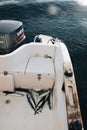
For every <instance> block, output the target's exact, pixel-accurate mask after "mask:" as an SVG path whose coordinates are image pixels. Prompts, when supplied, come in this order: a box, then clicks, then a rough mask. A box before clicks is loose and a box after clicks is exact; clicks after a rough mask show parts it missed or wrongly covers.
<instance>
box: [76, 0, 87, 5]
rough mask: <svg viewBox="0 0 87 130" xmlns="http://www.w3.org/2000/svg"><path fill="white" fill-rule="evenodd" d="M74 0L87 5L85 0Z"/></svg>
mask: <svg viewBox="0 0 87 130" xmlns="http://www.w3.org/2000/svg"><path fill="white" fill-rule="evenodd" d="M75 1H76V2H78V3H79V4H80V5H82V6H87V0H75Z"/></svg>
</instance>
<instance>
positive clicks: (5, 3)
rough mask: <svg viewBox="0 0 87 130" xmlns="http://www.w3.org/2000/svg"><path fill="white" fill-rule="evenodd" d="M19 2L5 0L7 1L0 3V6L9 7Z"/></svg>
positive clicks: (16, 0)
mask: <svg viewBox="0 0 87 130" xmlns="http://www.w3.org/2000/svg"><path fill="white" fill-rule="evenodd" d="M18 2H19V1H18V0H5V1H3V0H2V1H0V6H2V5H8V4H17V3H18Z"/></svg>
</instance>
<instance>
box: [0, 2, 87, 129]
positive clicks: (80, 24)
mask: <svg viewBox="0 0 87 130" xmlns="http://www.w3.org/2000/svg"><path fill="white" fill-rule="evenodd" d="M43 1H44V2H43ZM53 8H54V13H52V12H51V11H50V9H53ZM2 19H11V20H21V21H22V22H23V23H24V28H25V34H26V37H27V38H26V41H25V42H30V41H32V40H33V38H34V36H35V35H37V34H40V33H41V34H46V35H51V36H54V37H58V38H60V39H61V40H62V41H63V42H64V43H65V44H66V45H67V47H68V50H69V52H70V55H71V59H72V62H73V67H74V71H75V76H76V82H77V89H78V94H79V100H80V106H81V111H82V117H83V122H84V127H85V130H87V104H86V103H87V7H86V6H81V5H79V4H78V3H76V2H75V1H71V0H68V1H64V0H60V1H58V0H54V2H53V1H52V0H49V1H48V2H47V0H6V1H3V0H1V1H0V20H2Z"/></svg>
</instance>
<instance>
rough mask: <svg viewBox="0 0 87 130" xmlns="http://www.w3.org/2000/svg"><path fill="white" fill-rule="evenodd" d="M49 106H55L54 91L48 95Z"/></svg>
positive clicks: (50, 107)
mask: <svg viewBox="0 0 87 130" xmlns="http://www.w3.org/2000/svg"><path fill="white" fill-rule="evenodd" d="M48 106H49V109H50V110H51V109H52V108H53V92H51V93H49V96H48Z"/></svg>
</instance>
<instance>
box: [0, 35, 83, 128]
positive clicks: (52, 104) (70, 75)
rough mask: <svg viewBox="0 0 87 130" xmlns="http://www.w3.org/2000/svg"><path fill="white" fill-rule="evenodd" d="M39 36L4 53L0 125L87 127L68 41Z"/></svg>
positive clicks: (0, 60) (0, 67)
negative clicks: (82, 113)
mask: <svg viewBox="0 0 87 130" xmlns="http://www.w3.org/2000/svg"><path fill="white" fill-rule="evenodd" d="M37 37H38V38H39V40H40V42H36V39H37ZM37 37H35V39H34V42H32V43H29V44H25V45H23V46H21V47H19V48H18V49H16V50H15V51H14V52H11V53H10V54H6V55H1V56H0V73H1V74H0V84H1V86H0V91H1V93H0V128H1V129H2V130H11V129H12V130H24V129H25V130H28V129H31V130H41V129H42V130H46V129H47V130H48V129H50V130H53V129H54V130H72V129H73V128H74V126H75V127H76V126H77V127H78V128H79V130H84V128H83V123H82V117H81V112H80V107H79V100H78V94H77V89H76V84H75V78H74V71H73V67H72V63H71V59H70V56H69V53H68V50H67V48H66V46H65V44H64V43H62V42H61V41H60V40H58V39H54V38H52V37H49V36H45V35H39V36H37ZM42 91H43V92H42ZM41 92H42V93H41ZM73 130H75V129H73Z"/></svg>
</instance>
